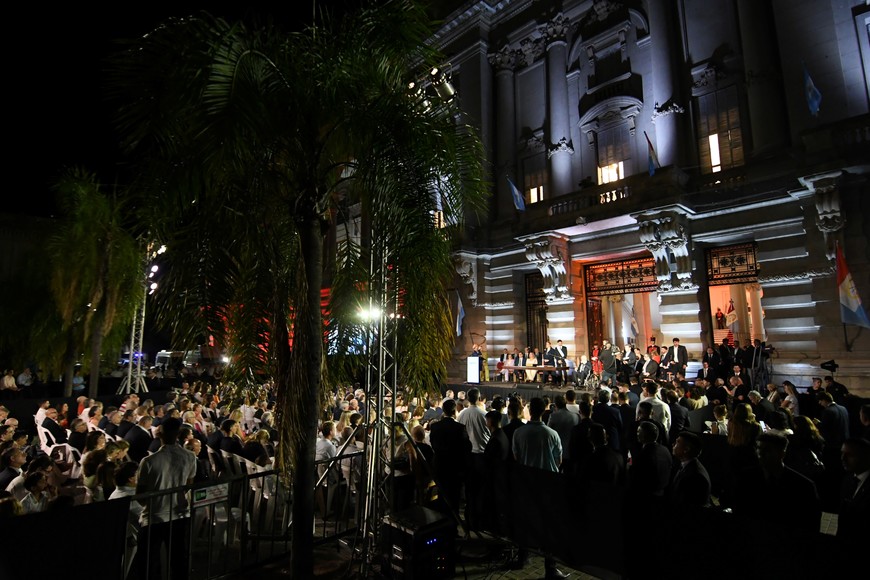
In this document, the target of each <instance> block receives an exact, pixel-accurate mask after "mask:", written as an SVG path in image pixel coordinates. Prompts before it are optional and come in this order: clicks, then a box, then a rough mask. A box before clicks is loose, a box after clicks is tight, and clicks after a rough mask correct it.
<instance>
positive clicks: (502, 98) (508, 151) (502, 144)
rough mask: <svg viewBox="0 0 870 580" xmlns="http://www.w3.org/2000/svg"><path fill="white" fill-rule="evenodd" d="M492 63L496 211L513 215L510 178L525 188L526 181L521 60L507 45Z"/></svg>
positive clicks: (496, 54) (492, 59) (502, 215)
mask: <svg viewBox="0 0 870 580" xmlns="http://www.w3.org/2000/svg"><path fill="white" fill-rule="evenodd" d="M489 62H490V64H491V65H492V66H493V68H494V69H495V94H496V109H495V126H496V135H495V163H496V168H497V169H496V171H495V174H494V176H493V179H494V180H495V191H496V211H495V215H496V216H497V217H498V218H504V217H506V216H509V215H511V213H512V210H513V208H514V203H513V198H512V195H511V191H510V187H509V186H508V182H507V177H508V176H510V178H511V179H512V180H513V182H514V183H516V184H517V187H519V188H520V190H521V191H522V188H523V184H522V183H517V175H516V140H517V136H516V111H515V104H514V91H515V88H514V67H515V66H516V63H517V55H516V52H515V51H513V50H511V48H510V47H509V46H507V45H505V46H504V47H503V48H502V49H501V50H500V51H498V52H495V53H492V54H490V55H489Z"/></svg>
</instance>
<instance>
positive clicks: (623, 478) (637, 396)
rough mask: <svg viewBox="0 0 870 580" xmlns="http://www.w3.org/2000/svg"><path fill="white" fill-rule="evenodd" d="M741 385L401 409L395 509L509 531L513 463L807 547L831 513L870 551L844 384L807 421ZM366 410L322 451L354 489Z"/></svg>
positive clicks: (632, 384)
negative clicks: (742, 519) (805, 537)
mask: <svg viewBox="0 0 870 580" xmlns="http://www.w3.org/2000/svg"><path fill="white" fill-rule="evenodd" d="M675 342H676V341H675ZM678 356H679V355H678ZM705 368H706V367H705ZM740 374H741V373H740V368H739V367H737V368H734V369H733V374H732V376H730V377H727V383H725V382H723V381H722V379H718V380H716V381H712V382H711V381H708V380H706V379H704V378H699V379H697V380H696V381H695V382H694V384H689V383H688V382H687V381H686V380H685V377H684V376H683V374H682V372H680V371H679V370H678V371H677V372H676V373H675V376H674V379H673V380H671V381H666V380H656V379H654V378H652V377H643V376H638V375H633V376H629V377H627V380H625V381H624V382H623V380H621V377H616V378H615V380H614V379H613V378H611V379H610V380H608V381H607V382H599V383H598V385H597V386H596V388H595V389H593V390H583V391H579V390H578V391H575V390H574V389H567V390H566V391H564V393H560V394H557V395H555V397H554V400H553V401H550V400H549V398H548V397H535V398H532V399H531V400H530V401H524V400H523V399H522V397H521V396H520V395H519V394H518V393H516V392H514V393H512V394H511V395H510V396H508V397H507V398H506V399H505V398H503V397H502V396H495V397H493V398H492V400H485V398H484V397H483V396H482V394H481V392H480V391H479V389H478V388H476V387H475V388H471V389H470V390H468V391H467V392H461V391H460V392H458V393H454V392H453V391H452V390H448V391H447V392H446V393H445V394H444V395H443V396H442V395H441V394H440V393H439V394H436V395H434V396H431V397H424V398H421V399H416V398H415V399H410V400H407V401H405V400H403V399H402V398H401V395H400V398H399V399H398V400H397V402H396V413H397V417H396V420H395V421H390V424H392V425H397V426H398V427H397V431H396V437H395V439H394V442H392V443H390V444H391V445H393V448H394V450H393V451H392V456H390V455H389V453H390V451H389V450H388V449H387V448H386V445H387V444H385V449H384V453H385V455H387V456H388V457H392V460H391V462H390V463H389V464H388V467H387V471H388V472H389V473H390V474H391V475H393V486H394V487H393V492H394V494H393V500H394V509H402V508H405V507H407V506H409V505H411V504H413V503H417V504H420V505H427V506H430V507H434V508H436V509H440V510H443V511H444V512H445V513H448V514H452V515H453V517H455V518H457V521H461V522H462V523H463V525H464V526H465V527H466V528H467V529H470V530H480V529H483V528H487V529H492V528H493V527H495V528H497V527H498V525H499V518H501V517H504V514H499V513H496V512H495V511H494V508H493V506H498V505H507V503H505V504H501V503H500V502H499V501H489V500H491V499H492V498H493V497H495V498H496V500H497V498H498V494H499V484H498V480H499V477H501V475H499V474H503V473H504V466H505V465H506V464H510V463H514V464H519V465H525V466H529V467H532V468H535V469H539V470H543V471H548V472H555V473H559V474H561V476H563V477H567V478H570V479H571V481H573V482H575V483H576V484H577V487H576V489H582V486H583V485H584V483H588V482H596V483H599V484H607V485H612V486H622V487H623V488H625V489H627V490H628V493H629V494H631V496H632V497H635V498H645V499H649V500H659V501H662V502H665V503H668V504H670V505H675V506H680V507H687V508H697V509H717V510H726V511H732V512H733V513H735V514H740V515H743V516H747V517H751V518H754V519H758V520H760V521H762V522H766V523H769V524H772V525H775V526H777V527H787V528H789V529H792V530H802V531H804V532H806V533H818V532H819V530H820V522H821V516H822V511H823V509H824V510H825V511H829V512H833V513H839V525H838V535H839V536H840V537H842V538H847V539H852V540H857V539H859V538H861V537H866V535H865V533H866V532H865V531H864V530H863V527H864V523H863V522H866V521H867V516H868V510H870V507H868V506H870V503H868V501H870V500H868V497H870V487H868V484H867V479H868V477H870V405H866V404H864V405H863V406H861V407H860V425H861V430H860V432H856V433H850V431H849V426H850V423H852V420H851V419H852V418H851V417H850V416H849V412H848V411H847V409H846V408H845V407H844V406H843V405H842V404H841V403H839V402H838V399H841V397H843V396H846V395H844V394H843V390H842V389H841V388H840V387H838V386H837V385H836V383H835V382H834V381H833V380H832V379H829V380H828V381H827V382H828V385H827V387H826V386H824V385H823V380H822V379H818V380H814V382H813V386H812V387H810V388H809V389H808V392H807V393H806V394H803V395H802V400H803V403H804V405H803V407H802V408H801V410H800V411H798V408H797V406H796V405H792V404H791V403H789V402H788V401H789V399H790V398H793V397H794V394H795V392H796V389H795V387H794V385H792V384H791V383H790V382H788V381H785V382H783V384H782V385H776V384H769V385H767V389H765V393H764V394H762V393H760V392H759V391H757V390H755V389H752V388H751V387H749V385H746V384H744V383H743V379H742V378H741V376H740ZM726 384H727V386H725V385H726ZM811 402H812V403H811ZM841 402H842V401H841ZM366 408H367V405H366V401H365V395H364V393H363V392H362V390H361V389H357V390H356V391H355V392H353V391H348V392H347V393H345V392H339V393H338V394H337V397H336V401H335V404H334V408H333V414H332V416H331V417H329V418H330V419H331V420H329V421H324V422H323V423H322V424H323V429H322V431H321V432H322V437H321V438H320V440H319V442H318V458H319V459H321V460H326V459H329V458H337V459H336V460H335V470H336V472H337V471H338V470H339V467H338V466H339V465H341V470H342V471H343V477H344V479H345V480H346V481H348V482H349V484H350V485H351V486H353V485H355V482H356V481H357V480H356V479H354V477H353V476H352V475H349V474H350V473H351V470H352V469H358V468H359V466H358V464H355V465H354V466H353V467H351V465H352V464H351V462H350V461H349V460H345V461H344V462H343V461H342V460H341V456H340V453H342V450H343V449H345V447H344V444H345V443H348V442H350V443H351V447H353V444H354V443H355V442H356V441H358V440H360V438H361V435H360V430H359V429H357V428H356V427H357V426H359V425H365V424H368V425H371V424H373V422H374V420H375V419H376V417H369V419H370V422H368V423H364V422H363V418H364V417H365V416H366V412H367V411H366ZM699 411H704V412H707V413H709V417H710V419H709V420H708V421H706V429H705V430H704V432H693V431H691V430H690V423H689V414H690V413H691V412H699ZM336 423H338V425H340V426H341V427H338V426H337V425H336ZM387 439H389V438H387ZM388 443H389V441H388ZM713 447H717V448H718V449H719V450H720V451H719V452H714V451H712V448H713ZM708 449H710V451H709V452H705V450H708ZM337 454H338V455H337ZM712 462H716V463H717V464H716V465H713V464H711V463H712ZM324 468H325V466H324ZM713 472H715V473H717V474H724V476H718V475H717V477H711V473H713ZM336 477H338V474H337V473H336ZM855 482H858V483H857V486H856V485H855ZM433 489H434V490H435V491H433ZM765 490H768V491H769V492H770V493H775V494H776V496H777V498H778V500H777V501H776V502H771V501H769V499H770V496H769V493H765ZM433 497H437V499H433ZM508 503H509V502H508ZM782 505H787V506H788V508H787V509H781V506H782ZM526 555H527V554H526V552H523V551H522V550H521V551H520V553H519V556H518V558H517V559H516V560H514V561H512V562H509V563H508V564H507V565H508V566H509V567H512V568H521V567H522V565H523V563H524V561H525V558H526ZM546 568H547V575H548V577H560V576H559V574H560V573H559V572H558V570H557V569H556V568H555V563H554V562H553V561H550V560H547V561H546Z"/></svg>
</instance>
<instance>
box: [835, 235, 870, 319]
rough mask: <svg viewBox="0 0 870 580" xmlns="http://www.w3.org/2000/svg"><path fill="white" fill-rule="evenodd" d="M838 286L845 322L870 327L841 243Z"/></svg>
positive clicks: (838, 253)
mask: <svg viewBox="0 0 870 580" xmlns="http://www.w3.org/2000/svg"><path fill="white" fill-rule="evenodd" d="M837 286H839V288H840V318H841V319H842V320H843V324H851V325H853V326H863V327H864V328H870V319H868V318H867V312H865V311H864V307H863V306H861V298H860V297H859V296H858V289H857V288H856V287H855V281H854V280H852V274H851V273H850V272H849V267H848V266H846V257H845V256H844V255H843V248H841V247H840V244H837Z"/></svg>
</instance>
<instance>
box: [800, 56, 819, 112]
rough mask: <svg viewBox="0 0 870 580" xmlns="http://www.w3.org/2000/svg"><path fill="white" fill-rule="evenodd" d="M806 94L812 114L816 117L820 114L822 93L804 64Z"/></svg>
mask: <svg viewBox="0 0 870 580" xmlns="http://www.w3.org/2000/svg"><path fill="white" fill-rule="evenodd" d="M804 94H805V95H806V97H807V106H808V107H809V108H810V113H811V114H812V115H813V116H814V117H815V116H818V114H819V105H821V104H822V93H820V92H819V89H817V88H816V85H815V84H814V83H813V79H811V78H810V71H808V70H807V65H806V64H804Z"/></svg>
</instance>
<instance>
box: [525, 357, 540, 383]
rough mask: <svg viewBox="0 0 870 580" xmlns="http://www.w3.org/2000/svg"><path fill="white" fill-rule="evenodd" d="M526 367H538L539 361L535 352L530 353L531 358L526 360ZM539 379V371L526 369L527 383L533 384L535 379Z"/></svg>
mask: <svg viewBox="0 0 870 580" xmlns="http://www.w3.org/2000/svg"><path fill="white" fill-rule="evenodd" d="M526 366H528V367H536V366H538V359H537V357H536V356H535V351H531V352H529V358H528V359H526ZM537 377H538V371H536V370H533V369H526V382H528V383H533V382H535V379H536V378H537Z"/></svg>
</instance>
